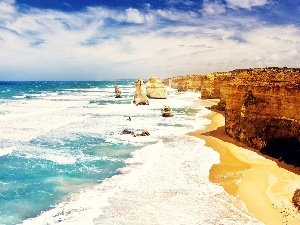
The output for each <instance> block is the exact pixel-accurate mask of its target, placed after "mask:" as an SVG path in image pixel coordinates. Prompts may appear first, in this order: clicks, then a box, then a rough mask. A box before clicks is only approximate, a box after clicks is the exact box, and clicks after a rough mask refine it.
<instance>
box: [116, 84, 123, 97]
mask: <svg viewBox="0 0 300 225" xmlns="http://www.w3.org/2000/svg"><path fill="white" fill-rule="evenodd" d="M114 87H115V95H116V97H115V98H122V93H121V90H120V88H119V86H118V85H116V84H115V86H114Z"/></svg>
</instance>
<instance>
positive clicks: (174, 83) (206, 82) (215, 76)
mask: <svg viewBox="0 0 300 225" xmlns="http://www.w3.org/2000/svg"><path fill="white" fill-rule="evenodd" d="M235 74H236V73H235V72H234V71H233V72H215V73H210V74H207V75H186V76H178V77H173V78H168V79H165V80H163V83H164V84H165V85H168V86H170V87H172V88H176V89H177V90H178V91H191V92H201V98H202V99H216V98H221V88H222V87H223V86H224V85H225V84H227V83H228V82H229V81H230V80H232V79H233V78H234V76H235Z"/></svg>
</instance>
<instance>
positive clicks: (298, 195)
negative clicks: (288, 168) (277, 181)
mask: <svg viewBox="0 0 300 225" xmlns="http://www.w3.org/2000/svg"><path fill="white" fill-rule="evenodd" d="M292 202H293V204H294V206H295V207H296V208H297V209H298V211H299V212H300V189H297V190H296V191H295V193H294V196H293V198H292Z"/></svg>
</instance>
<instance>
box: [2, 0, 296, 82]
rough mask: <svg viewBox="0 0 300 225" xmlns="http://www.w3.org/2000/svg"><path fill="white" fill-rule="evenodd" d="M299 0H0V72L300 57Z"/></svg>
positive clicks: (103, 70)
mask: <svg viewBox="0 0 300 225" xmlns="http://www.w3.org/2000/svg"><path fill="white" fill-rule="evenodd" d="M299 15H300V0H197V1H192V0H148V1H147V0H139V1H138V0H0V80H109V79H123V78H134V79H135V78H138V77H142V78H149V77H151V76H157V77H160V78H165V77H173V76H178V75H187V74H206V73H209V72H214V71H228V70H233V69H237V68H254V67H266V66H279V67H282V66H287V67H300V16H299Z"/></svg>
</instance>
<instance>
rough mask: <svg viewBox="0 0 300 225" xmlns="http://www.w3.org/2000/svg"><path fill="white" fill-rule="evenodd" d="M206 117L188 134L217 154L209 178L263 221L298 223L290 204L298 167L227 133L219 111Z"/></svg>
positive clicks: (298, 184) (296, 185) (299, 219)
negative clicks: (205, 122)
mask: <svg viewBox="0 0 300 225" xmlns="http://www.w3.org/2000/svg"><path fill="white" fill-rule="evenodd" d="M214 103H215V101H211V104H214ZM207 117H208V118H209V119H210V120H211V123H210V124H209V125H208V126H206V128H205V129H204V130H199V131H195V132H191V133H189V134H190V135H192V136H195V137H198V138H201V139H203V140H205V142H206V146H209V147H211V148H213V149H214V150H216V151H217V152H218V153H219V154H220V163H219V164H215V165H213V166H212V168H211V169H210V181H212V182H214V183H218V184H220V185H221V186H223V187H224V189H225V190H226V192H227V193H229V194H231V195H233V196H236V197H238V198H239V199H240V200H242V201H243V202H244V203H245V204H246V207H247V209H248V210H249V211H250V212H251V213H252V214H253V215H254V216H255V217H256V218H257V219H258V220H259V221H261V222H263V223H264V224H270V225H271V224H273V225H274V224H278V225H279V224H300V214H299V212H297V210H296V209H295V208H294V206H293V204H292V197H293V194H294V191H295V190H296V189H297V188H299V187H300V179H299V173H297V172H298V171H296V170H295V169H293V168H292V167H291V166H286V165H283V163H281V164H280V163H279V162H278V161H277V160H275V159H270V157H268V158H266V157H264V156H261V155H260V154H257V152H255V151H254V150H253V149H251V148H249V147H247V146H245V145H243V144H242V143H239V142H237V141H236V140H234V139H232V138H230V137H229V136H227V135H226V134H225V129H224V125H225V118H224V116H223V115H222V114H221V113H218V112H212V113H211V114H210V115H208V116H207ZM278 164H280V166H279V165H278ZM282 167H287V168H288V169H289V170H291V171H289V170H287V169H285V168H282Z"/></svg>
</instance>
